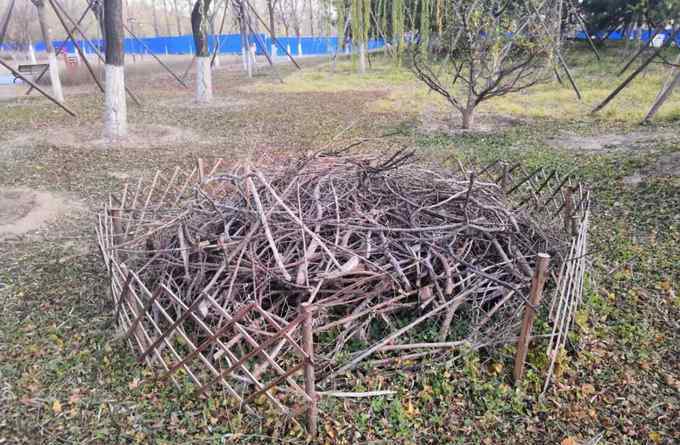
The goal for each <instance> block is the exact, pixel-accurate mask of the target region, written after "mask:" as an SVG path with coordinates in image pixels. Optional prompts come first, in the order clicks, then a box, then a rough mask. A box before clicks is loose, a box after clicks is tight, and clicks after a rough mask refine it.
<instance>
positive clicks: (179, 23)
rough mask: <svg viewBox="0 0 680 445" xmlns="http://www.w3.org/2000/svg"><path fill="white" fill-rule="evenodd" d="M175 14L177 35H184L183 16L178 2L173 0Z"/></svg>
mask: <svg viewBox="0 0 680 445" xmlns="http://www.w3.org/2000/svg"><path fill="white" fill-rule="evenodd" d="M172 7H173V12H174V13H175V22H176V24H177V35H178V36H181V35H182V15H181V14H180V12H179V5H178V3H177V0H172Z"/></svg>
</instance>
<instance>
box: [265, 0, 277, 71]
mask: <svg viewBox="0 0 680 445" xmlns="http://www.w3.org/2000/svg"><path fill="white" fill-rule="evenodd" d="M277 3H279V0H267V13H268V15H269V34H270V37H271V40H272V48H271V55H272V57H274V56H276V43H274V40H275V39H276V5H277Z"/></svg>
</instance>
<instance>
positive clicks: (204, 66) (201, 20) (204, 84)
mask: <svg viewBox="0 0 680 445" xmlns="http://www.w3.org/2000/svg"><path fill="white" fill-rule="evenodd" d="M210 2H211V0H197V1H196V4H194V9H193V10H192V11H191V31H192V33H193V35H194V44H195V46H196V101H197V102H199V103H208V102H210V101H211V100H212V72H211V70H210V51H209V50H208V27H209V23H208V12H209V11H210Z"/></svg>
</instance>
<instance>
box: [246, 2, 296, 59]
mask: <svg viewBox="0 0 680 445" xmlns="http://www.w3.org/2000/svg"><path fill="white" fill-rule="evenodd" d="M240 1H243V2H245V3H246V5H248V7H249V8H250V10H251V11H252V12H253V15H255V18H257V20H258V21H259V22H260V23H261V24H262V26H263V27H264V29H265V30H266V31H267V32H268V33H269V35H272V32H271V30H270V29H269V26H267V23H265V21H264V20H262V17H260V14H258V13H257V10H256V9H255V8H254V7H253V5H251V4H250V1H248V0H240ZM272 40H273V41H274V43H275V44H276V45H277V46H278V47H279V48H281V50H282V51H283V52H285V53H286V56H288V58H289V59H290V61H291V62H293V65H295V67H296V68H297V69H299V70H301V69H302V67H300V65H298V63H297V61H296V60H295V58H294V57H293V55H292V54H291V53H290V52H288V48H285V47H284V46H283V45H282V44H281V42H279V39H277V38H276V37H273V38H272ZM266 52H267V51H265V53H266Z"/></svg>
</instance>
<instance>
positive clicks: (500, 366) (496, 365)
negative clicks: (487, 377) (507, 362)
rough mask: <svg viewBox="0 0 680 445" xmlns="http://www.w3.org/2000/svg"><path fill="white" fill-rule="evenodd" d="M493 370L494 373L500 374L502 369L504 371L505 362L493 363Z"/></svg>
mask: <svg viewBox="0 0 680 445" xmlns="http://www.w3.org/2000/svg"><path fill="white" fill-rule="evenodd" d="M491 370H492V371H493V373H494V374H500V373H501V371H503V364H502V363H498V362H496V363H494V364H493V365H491Z"/></svg>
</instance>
